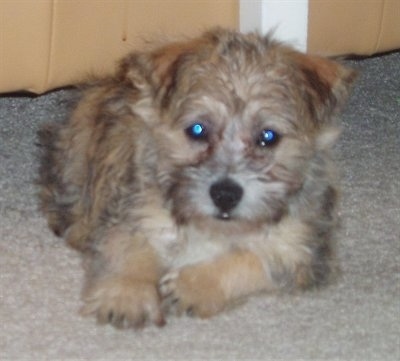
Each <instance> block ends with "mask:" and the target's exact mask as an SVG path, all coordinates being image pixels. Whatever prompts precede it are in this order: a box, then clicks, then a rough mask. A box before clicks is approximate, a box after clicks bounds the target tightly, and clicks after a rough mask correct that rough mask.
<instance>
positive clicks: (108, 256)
mask: <svg viewBox="0 0 400 361" xmlns="http://www.w3.org/2000/svg"><path fill="white" fill-rule="evenodd" d="M88 267H89V269H88V273H87V284H86V287H85V289H84V293H83V299H84V302H85V305H84V307H83V309H82V314H84V315H89V314H94V315H95V316H96V317H97V319H98V321H99V322H100V323H108V322H109V323H111V324H112V325H114V326H115V327H118V328H126V327H141V326H143V325H144V324H145V322H146V321H148V322H150V323H154V324H156V325H158V326H162V325H164V323H165V321H164V318H163V314H162V312H161V307H160V298H159V294H158V289H157V284H158V280H159V277H160V273H161V271H160V266H159V263H158V259H157V256H156V254H155V252H154V251H153V249H152V248H151V246H150V245H149V243H148V242H146V240H145V239H143V237H141V236H138V235H130V234H128V233H124V232H121V231H115V230H113V231H111V232H109V233H108V235H107V237H105V239H104V240H103V241H102V242H101V243H100V244H99V246H98V247H97V252H96V253H95V255H94V256H92V257H91V258H90V260H89V263H88Z"/></svg>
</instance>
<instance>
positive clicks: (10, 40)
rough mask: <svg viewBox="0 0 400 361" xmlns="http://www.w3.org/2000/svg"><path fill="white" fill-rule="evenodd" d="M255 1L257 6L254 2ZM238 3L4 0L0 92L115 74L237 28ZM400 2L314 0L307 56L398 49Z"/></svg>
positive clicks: (235, 0)
mask: <svg viewBox="0 0 400 361" xmlns="http://www.w3.org/2000/svg"><path fill="white" fill-rule="evenodd" d="M248 1H253V0H248ZM238 19H239V4H238V0H0V92H11V91H18V90H26V91H30V92H34V93H42V92H45V91H47V90H50V89H54V88H57V87H61V86H65V85H69V84H73V83H76V82H77V81H80V80H81V79H83V78H84V77H86V76H87V75H89V74H92V73H94V74H104V73H108V72H110V71H111V70H112V69H113V67H114V64H115V60H116V59H118V58H120V57H121V56H122V55H124V54H125V53H127V52H128V51H131V50H132V49H136V48H139V47H142V46H143V44H144V43H145V42H146V41H147V40H150V41H152V40H159V39H162V38H166V37H171V36H172V37H174V36H176V35H178V36H182V35H184V36H190V35H194V34H196V33H199V32H200V31H202V30H204V29H205V28H207V27H210V26H215V25H220V26H224V27H229V28H238V26H239V24H238ZM399 19H400V0H309V24H308V44H307V47H308V50H309V51H310V52H314V53H322V54H327V55H332V54H348V53H354V54H372V53H375V52H380V51H386V50H390V49H394V48H398V47H400V21H399Z"/></svg>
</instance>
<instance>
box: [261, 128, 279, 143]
mask: <svg viewBox="0 0 400 361" xmlns="http://www.w3.org/2000/svg"><path fill="white" fill-rule="evenodd" d="M279 139H280V136H279V134H278V133H277V132H275V131H274V130H272V129H264V130H263V131H262V132H261V134H260V136H259V138H258V139H257V144H258V145H259V146H261V147H269V146H273V145H275V144H276V143H277V142H278V141H279Z"/></svg>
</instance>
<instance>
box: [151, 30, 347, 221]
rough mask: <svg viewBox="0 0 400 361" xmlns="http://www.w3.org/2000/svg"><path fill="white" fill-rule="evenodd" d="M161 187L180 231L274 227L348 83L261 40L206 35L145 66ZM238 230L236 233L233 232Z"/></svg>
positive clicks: (336, 70)
mask: <svg viewBox="0 0 400 361" xmlns="http://www.w3.org/2000/svg"><path fill="white" fill-rule="evenodd" d="M152 64H153V65H152V67H153V68H152V72H153V73H152V76H153V82H154V84H155V85H154V88H155V94H156V95H155V98H156V102H157V109H158V110H159V115H158V117H159V118H161V122H159V123H157V124H155V125H154V127H153V131H154V139H155V140H154V141H155V144H156V146H157V147H158V148H159V149H158V150H159V160H158V167H159V178H160V181H161V182H164V183H163V188H164V189H165V190H166V193H165V196H166V198H167V202H169V203H170V205H171V208H172V212H173V214H174V216H175V217H176V219H177V220H178V221H179V222H183V223H189V222H204V221H205V222H207V224H208V225H210V224H212V223H213V224H214V225H215V226H220V227H223V228H227V227H228V228H230V229H242V228H247V227H246V226H251V227H255V226H257V225H260V224H265V223H267V222H272V221H274V220H277V219H279V218H280V217H281V216H282V215H283V214H284V213H285V211H286V210H287V208H288V207H289V203H290V197H291V196H292V195H293V194H294V193H295V192H296V191H297V190H298V189H300V188H301V187H302V185H303V182H304V179H305V178H306V177H307V173H308V171H309V167H310V161H311V159H312V158H313V157H315V156H316V153H317V152H324V151H326V149H327V148H329V147H330V146H331V145H332V143H333V140H334V138H335V135H336V134H337V133H338V132H337V131H336V130H335V129H334V127H333V124H332V121H331V118H332V116H333V114H334V113H335V112H336V110H337V107H338V106H340V104H341V103H342V99H343V98H344V97H345V94H346V88H347V85H348V83H349V82H350V81H351V78H352V73H350V72H348V71H347V70H345V69H344V68H342V67H341V66H339V65H338V64H336V63H334V62H331V61H328V60H325V59H322V58H316V57H307V56H305V55H302V54H299V53H296V52H294V51H292V50H290V49H288V48H286V47H283V46H281V45H279V44H276V43H274V42H271V41H270V40H269V39H263V38H261V37H258V36H242V35H235V36H234V37H233V36H232V35H231V34H229V35H226V34H225V33H221V34H218V33H211V34H208V37H207V36H205V37H204V38H203V39H201V40H200V41H196V43H193V44H178V45H174V46H172V47H170V48H165V49H163V50H162V51H161V52H158V53H157V54H153V58H152ZM235 226H238V227H235Z"/></svg>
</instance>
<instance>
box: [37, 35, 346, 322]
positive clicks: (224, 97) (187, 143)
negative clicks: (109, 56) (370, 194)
mask: <svg viewBox="0 0 400 361" xmlns="http://www.w3.org/2000/svg"><path fill="white" fill-rule="evenodd" d="M353 78H354V75H353V72H352V71H351V70H348V69H346V68H344V67H342V66H341V65H339V64H337V63H335V62H333V61H331V60H328V59H324V58H320V57H316V56H308V55H304V54H302V53H299V52H296V51H294V50H293V49H291V48H289V47H286V46H283V45H281V44H279V43H277V42H275V41H273V40H271V39H270V37H269V36H267V37H261V36H258V35H256V34H249V35H242V34H239V33H236V32H232V31H227V30H222V29H214V30H212V31H209V32H206V33H205V34H203V35H202V36H201V37H199V38H196V39H194V40H190V41H184V42H176V43H171V44H167V45H165V46H163V47H160V48H157V49H155V50H151V51H147V52H142V53H140V52H138V53H133V54H131V55H130V56H128V57H126V58H125V59H124V60H123V61H122V62H121V64H120V66H119V68H118V71H117V72H116V74H115V76H113V77H110V78H107V79H101V80H99V81H97V82H95V83H92V84H91V85H89V86H88V87H87V88H86V89H85V90H84V91H83V94H82V98H81V100H80V101H79V103H78V104H77V107H76V109H75V110H74V111H73V113H72V115H71V117H70V119H69V120H68V122H66V123H65V124H63V125H51V126H47V127H45V128H44V129H42V130H41V132H40V140H41V144H42V145H43V157H42V164H41V168H40V181H39V183H40V200H41V208H42V210H43V211H44V213H45V214H46V216H47V218H48V222H49V225H50V228H51V229H52V230H53V231H54V232H55V233H56V234H57V235H59V236H63V237H64V238H65V239H66V240H67V242H68V243H69V244H70V245H72V246H73V247H75V248H78V249H80V250H82V251H83V253H84V255H85V259H86V260H87V262H85V263H86V267H87V280H86V285H85V287H84V292H83V299H84V302H85V306H84V307H83V313H84V314H94V315H95V316H96V317H97V319H98V321H100V322H101V323H107V322H109V323H111V324H113V325H114V326H116V327H123V328H125V327H139V326H142V325H144V324H145V323H146V322H147V323H154V324H156V325H163V324H164V323H165V318H164V315H165V314H167V313H168V312H172V313H176V314H181V313H188V314H190V315H196V316H199V317H210V316H212V315H215V314H217V313H218V312H220V311H222V310H224V309H225V308H226V307H227V306H229V305H232V304H234V303H235V301H237V300H239V299H242V298H244V297H246V296H248V295H251V294H254V293H257V292H260V291H274V290H279V289H289V290H290V289H306V288H309V287H312V286H315V285H321V284H325V283H326V282H327V280H328V279H329V277H330V275H331V274H332V271H333V270H334V269H335V261H334V255H333V246H332V243H333V242H332V238H333V237H332V236H333V234H332V233H333V232H334V230H335V226H336V223H337V221H336V219H337V217H336V212H335V204H336V198H337V190H336V184H335V182H336V181H335V172H334V168H333V166H332V164H331V160H330V148H331V147H332V145H333V143H334V142H335V140H336V138H337V135H338V133H339V132H338V130H337V126H336V124H335V123H336V122H335V121H334V115H335V114H336V113H337V111H338V110H339V108H340V106H341V105H342V104H343V102H344V100H345V98H346V96H347V93H348V87H349V85H350V83H351V82H352V80H353Z"/></svg>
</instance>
